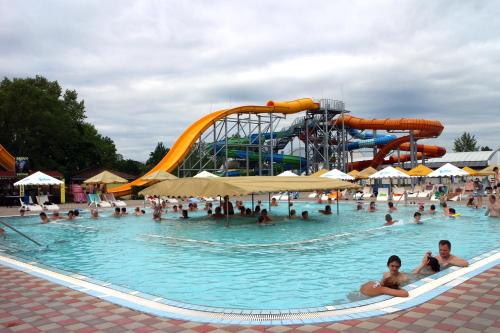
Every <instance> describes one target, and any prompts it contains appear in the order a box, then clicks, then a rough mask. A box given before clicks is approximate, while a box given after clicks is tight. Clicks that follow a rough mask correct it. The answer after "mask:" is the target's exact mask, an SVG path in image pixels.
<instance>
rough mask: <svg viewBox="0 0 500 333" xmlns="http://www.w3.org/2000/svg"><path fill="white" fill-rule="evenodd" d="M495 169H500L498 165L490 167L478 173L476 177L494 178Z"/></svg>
mask: <svg viewBox="0 0 500 333" xmlns="http://www.w3.org/2000/svg"><path fill="white" fill-rule="evenodd" d="M495 167H499V168H500V166H498V165H488V166H487V167H486V168H484V169H481V170H479V171H477V172H476V176H493V175H494V174H495V172H494V171H493V169H494V168H495Z"/></svg>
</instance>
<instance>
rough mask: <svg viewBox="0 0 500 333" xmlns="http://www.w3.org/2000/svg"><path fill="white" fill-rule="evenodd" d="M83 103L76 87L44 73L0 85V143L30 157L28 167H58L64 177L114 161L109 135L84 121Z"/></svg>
mask: <svg viewBox="0 0 500 333" xmlns="http://www.w3.org/2000/svg"><path fill="white" fill-rule="evenodd" d="M85 118H86V117H85V103H84V101H83V100H81V101H79V100H78V94H77V93H76V91H74V90H66V91H65V92H64V94H63V90H62V88H61V86H60V85H59V83H58V82H57V81H49V80H47V79H46V78H44V77H42V76H36V77H35V78H25V79H19V78H14V79H12V80H10V79H8V78H4V79H3V80H2V82H1V83H0V128H1V129H2V130H1V131H0V142H1V143H2V144H3V145H4V146H5V147H6V148H7V149H8V150H9V151H10V152H11V153H12V154H13V155H14V156H28V157H29V158H30V161H31V168H32V169H51V170H58V171H60V172H62V173H64V174H65V176H66V177H68V176H70V175H71V174H73V173H75V172H76V171H78V170H81V169H84V168H88V167H91V166H105V167H107V166H113V165H114V164H115V162H116V161H117V159H118V156H117V153H116V147H115V144H114V142H113V140H111V139H110V138H109V137H105V136H102V135H100V134H99V133H98V131H97V130H96V128H95V127H94V125H92V124H89V123H86V122H85Z"/></svg>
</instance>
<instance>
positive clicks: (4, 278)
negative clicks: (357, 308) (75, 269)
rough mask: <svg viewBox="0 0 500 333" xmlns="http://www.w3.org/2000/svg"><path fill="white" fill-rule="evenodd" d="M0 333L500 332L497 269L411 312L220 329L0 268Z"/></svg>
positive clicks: (498, 268)
mask: <svg viewBox="0 0 500 333" xmlns="http://www.w3.org/2000/svg"><path fill="white" fill-rule="evenodd" d="M0 332H23V333H28V332H30V333H31V332H77V333H88V332H137V333H145V332H174V333H178V332H182V333H207V332H212V333H236V332H242V333H257V332H274V333H285V332H290V333H299V332H301V333H310V332H317V333H327V332H359V333H362V332H381V333H391V332H435V333H437V332H463V333H467V332H492V333H493V332H500V265H497V266H495V267H493V268H491V269H489V270H487V271H485V272H483V273H481V274H479V275H477V276H475V277H473V278H471V279H469V280H467V281H465V282H463V283H461V284H459V285H457V286H456V287H454V288H452V289H450V290H448V291H446V292H444V293H443V294H441V295H439V296H437V297H436V298H434V299H432V300H430V301H428V302H426V303H424V304H421V305H419V306H416V307H413V308H411V309H409V310H405V311H400V312H395V313H392V314H388V315H384V316H378V317H371V318H366V319H363V320H347V321H342V322H335V323H328V322H326V323H321V324H307V325H289V326H250V325H241V326H240V325H222V324H221V325H219V324H204V323H198V322H190V321H182V320H174V319H166V318H160V317H155V316H152V315H148V314H145V313H142V312H139V311H134V310H131V309H128V308H125V307H121V306H118V305H116V304H113V303H110V302H107V301H104V300H102V299H100V298H96V297H93V296H90V295H88V294H85V293H82V292H79V291H76V290H73V289H69V288H66V287H63V286H61V285H58V284H54V283H52V282H49V281H46V280H44V279H40V278H38V277H35V276H32V275H29V274H26V273H24V272H21V271H18V270H14V269H11V268H8V267H5V266H1V265H0Z"/></svg>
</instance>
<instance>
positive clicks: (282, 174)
mask: <svg viewBox="0 0 500 333" xmlns="http://www.w3.org/2000/svg"><path fill="white" fill-rule="evenodd" d="M277 176H278V177H298V176H297V175H296V174H294V173H293V172H291V171H290V170H287V171H284V172H282V173H280V174H279V175H277Z"/></svg>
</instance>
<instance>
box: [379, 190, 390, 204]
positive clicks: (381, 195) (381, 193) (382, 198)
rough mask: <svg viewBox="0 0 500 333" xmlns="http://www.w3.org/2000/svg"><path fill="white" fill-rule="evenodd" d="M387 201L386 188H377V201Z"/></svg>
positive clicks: (387, 192)
mask: <svg viewBox="0 0 500 333" xmlns="http://www.w3.org/2000/svg"><path fill="white" fill-rule="evenodd" d="M388 200H389V189H388V188H383V187H381V188H379V189H378V194H377V201H388Z"/></svg>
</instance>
